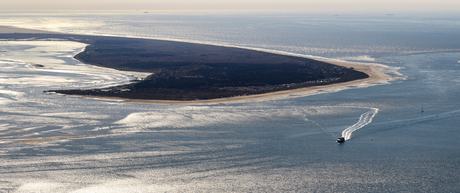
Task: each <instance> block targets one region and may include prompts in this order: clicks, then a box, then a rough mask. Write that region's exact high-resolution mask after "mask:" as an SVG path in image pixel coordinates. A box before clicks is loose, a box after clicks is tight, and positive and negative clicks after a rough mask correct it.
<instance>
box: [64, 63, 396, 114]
mask: <svg viewBox="0 0 460 193" xmlns="http://www.w3.org/2000/svg"><path fill="white" fill-rule="evenodd" d="M319 61H323V62H327V63H331V64H334V65H337V66H343V67H347V68H351V67H352V68H354V69H355V70H357V71H361V72H363V73H366V74H367V75H369V77H368V78H365V79H359V80H353V81H349V82H341V83H335V84H329V85H321V86H312V87H305V88H298V89H292V90H283V91H276V92H269V93H264V94H256V95H246V96H235V97H227V98H217V99H208V100H191V101H175V100H150V99H126V98H118V97H98V96H91V95H67V94H60V95H65V96H74V97H80V98H89V99H97V100H112V101H119V102H122V103H143V104H161V105H210V104H227V103H245V102H260V101H269V100H276V99H286V98H295V97H304V96H311V95H316V94H321V93H328V92H337V91H340V90H344V89H347V88H348V89H350V88H363V87H368V86H372V85H379V84H388V83H386V82H385V81H390V80H392V78H391V76H390V75H388V74H385V73H383V72H382V70H383V69H384V68H386V67H384V65H381V66H377V65H370V64H361V63H354V62H342V61H330V60H319Z"/></svg>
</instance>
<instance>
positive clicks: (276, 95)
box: [0, 26, 391, 105]
mask: <svg viewBox="0 0 460 193" xmlns="http://www.w3.org/2000/svg"><path fill="white" fill-rule="evenodd" d="M8 33H47V34H63V33H59V32H49V31H42V30H32V29H24V28H17V27H10V26H0V34H8ZM309 59H311V58H309ZM314 60H317V61H321V62H326V63H330V64H333V65H337V66H343V67H346V68H354V69H355V70H356V71H360V72H363V73H365V74H367V75H368V76H369V77H368V78H365V79H359V80H353V81H349V82H341V83H335V84H329V85H321V86H311V87H305V88H298V89H292V90H283V91H276V92H269V93H264V94H255V95H246V96H235V97H226V98H216V99H207V100H191V101H176V100H150V99H126V98H118V97H99V96H91V95H66V94H61V95H66V96H74V97H81V98H90V99H99V100H113V101H120V102H124V103H146V104H165V105H206V104H225V103H243V102H259V101H267V100H276V99H284V98H294V97H303V96H310V95H315V94H321V93H326V92H336V91H340V90H344V89H347V88H348V89H350V88H360V87H367V86H370V85H377V84H386V83H385V81H389V80H391V76H390V75H387V74H385V73H383V72H382V70H383V69H385V68H387V67H386V66H384V65H371V64H363V63H355V62H345V61H334V60H324V59H314Z"/></svg>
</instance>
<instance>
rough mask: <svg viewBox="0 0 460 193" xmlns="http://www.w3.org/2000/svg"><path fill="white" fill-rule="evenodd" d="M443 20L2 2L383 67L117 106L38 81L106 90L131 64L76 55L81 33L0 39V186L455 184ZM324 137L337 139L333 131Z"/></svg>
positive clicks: (35, 20)
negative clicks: (252, 92) (316, 90)
mask: <svg viewBox="0 0 460 193" xmlns="http://www.w3.org/2000/svg"><path fill="white" fill-rule="evenodd" d="M458 18H460V17H456V16H454V15H429V16H426V15H401V16H398V15H394V16H388V15H339V16H335V15H307V14H275V15H264V14H252V15H248V14H220V15H219V14H201V13H200V14H196V13H194V14H191V13H162V14H160V13H157V14H144V13H140V12H123V13H104V14H101V13H78V14H73V13H14V12H9V13H1V14H0V25H13V26H18V27H26V28H32V29H34V28H35V29H46V30H53V31H59V32H69V33H79V34H97V35H112V36H123V37H143V38H157V39H168V40H179V41H186V42H195V43H208V44H214V45H225V46H234V47H245V48H253V49H259V50H266V51H272V52H283V53H289V54H296V55H303V56H311V57H318V58H328V59H335V60H346V61H354V62H364V63H369V64H383V65H387V66H389V67H391V68H388V69H391V71H386V73H388V74H389V75H391V76H392V77H398V78H397V79H395V80H393V81H390V82H389V83H390V84H380V85H375V86H369V87H365V88H349V89H345V90H341V91H339V92H322V93H321V94H317V95H311V96H302V95H299V96H294V97H292V98H284V99H277V100H264V101H258V102H254V101H251V102H242V103H226V104H214V105H192V106H172V105H155V104H136V103H120V102H118V101H110V100H99V99H84V98H79V97H71V96H61V95H56V94H48V93H43V91H44V90H50V89H66V88H70V89H74V88H99V87H104V86H113V85H117V84H125V83H128V82H129V81H130V80H133V79H134V78H135V76H146V75H145V74H134V73H132V72H122V71H116V70H110V69H103V68H96V67H92V66H89V65H85V64H81V63H79V62H78V61H76V60H73V59H72V56H73V55H75V54H76V53H78V52H79V51H81V50H82V49H83V48H84V47H85V46H86V45H85V44H81V43H75V42H68V41H60V40H55V41H40V40H34V41H30V40H29V41H0V66H1V71H0V106H1V109H0V146H1V148H0V154H1V158H0V159H1V162H0V164H1V167H0V172H1V174H2V175H1V177H0V178H1V180H0V189H1V190H2V191H5V192H9V191H11V192H34V191H35V192H39V191H42V192H88V191H93V192H115V191H117V192H183V191H188V192H203V191H207V192H249V191H252V192H281V191H292V192H311V191H317V192H403V191H404V192H456V191H459V189H460V187H459V186H458V179H459V177H460V175H459V171H460V169H459V164H458V160H459V159H460V154H459V153H458V152H460V151H459V150H460V148H459V147H458V146H456V142H457V139H459V137H460V131H459V128H458V125H460V119H459V118H460V103H459V102H460V88H459V87H460V84H459V83H460V78H459V76H458V74H459V72H460V64H459V62H458V61H459V60H460V34H459V33H458V31H459V30H460V20H459V19H458ZM37 64H38V65H37ZM39 65H43V66H42V67H41V66H39ZM422 108H423V112H422ZM339 136H345V137H346V139H347V141H346V142H345V143H343V144H337V143H335V140H336V139H337V137H339Z"/></svg>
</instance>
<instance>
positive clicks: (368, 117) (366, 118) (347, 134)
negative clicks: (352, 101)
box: [342, 108, 379, 140]
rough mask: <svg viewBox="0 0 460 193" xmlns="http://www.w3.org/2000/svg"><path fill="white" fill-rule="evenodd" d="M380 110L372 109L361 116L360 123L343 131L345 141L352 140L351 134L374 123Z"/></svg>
mask: <svg viewBox="0 0 460 193" xmlns="http://www.w3.org/2000/svg"><path fill="white" fill-rule="evenodd" d="M378 111H379V109H377V108H370V110H369V111H367V112H365V113H364V114H362V115H361V117H360V118H359V121H358V122H357V123H355V124H354V125H352V126H351V127H348V128H347V129H345V130H343V132H342V137H344V138H345V140H349V139H351V134H352V133H353V132H354V131H356V130H358V129H361V128H362V127H364V126H366V125H367V124H369V123H371V122H372V118H374V116H375V115H376V114H377V112H378Z"/></svg>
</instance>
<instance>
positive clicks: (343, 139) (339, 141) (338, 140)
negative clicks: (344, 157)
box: [337, 137, 345, 143]
mask: <svg viewBox="0 0 460 193" xmlns="http://www.w3.org/2000/svg"><path fill="white" fill-rule="evenodd" d="M343 142H345V138H344V137H339V138H337V143H343Z"/></svg>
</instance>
